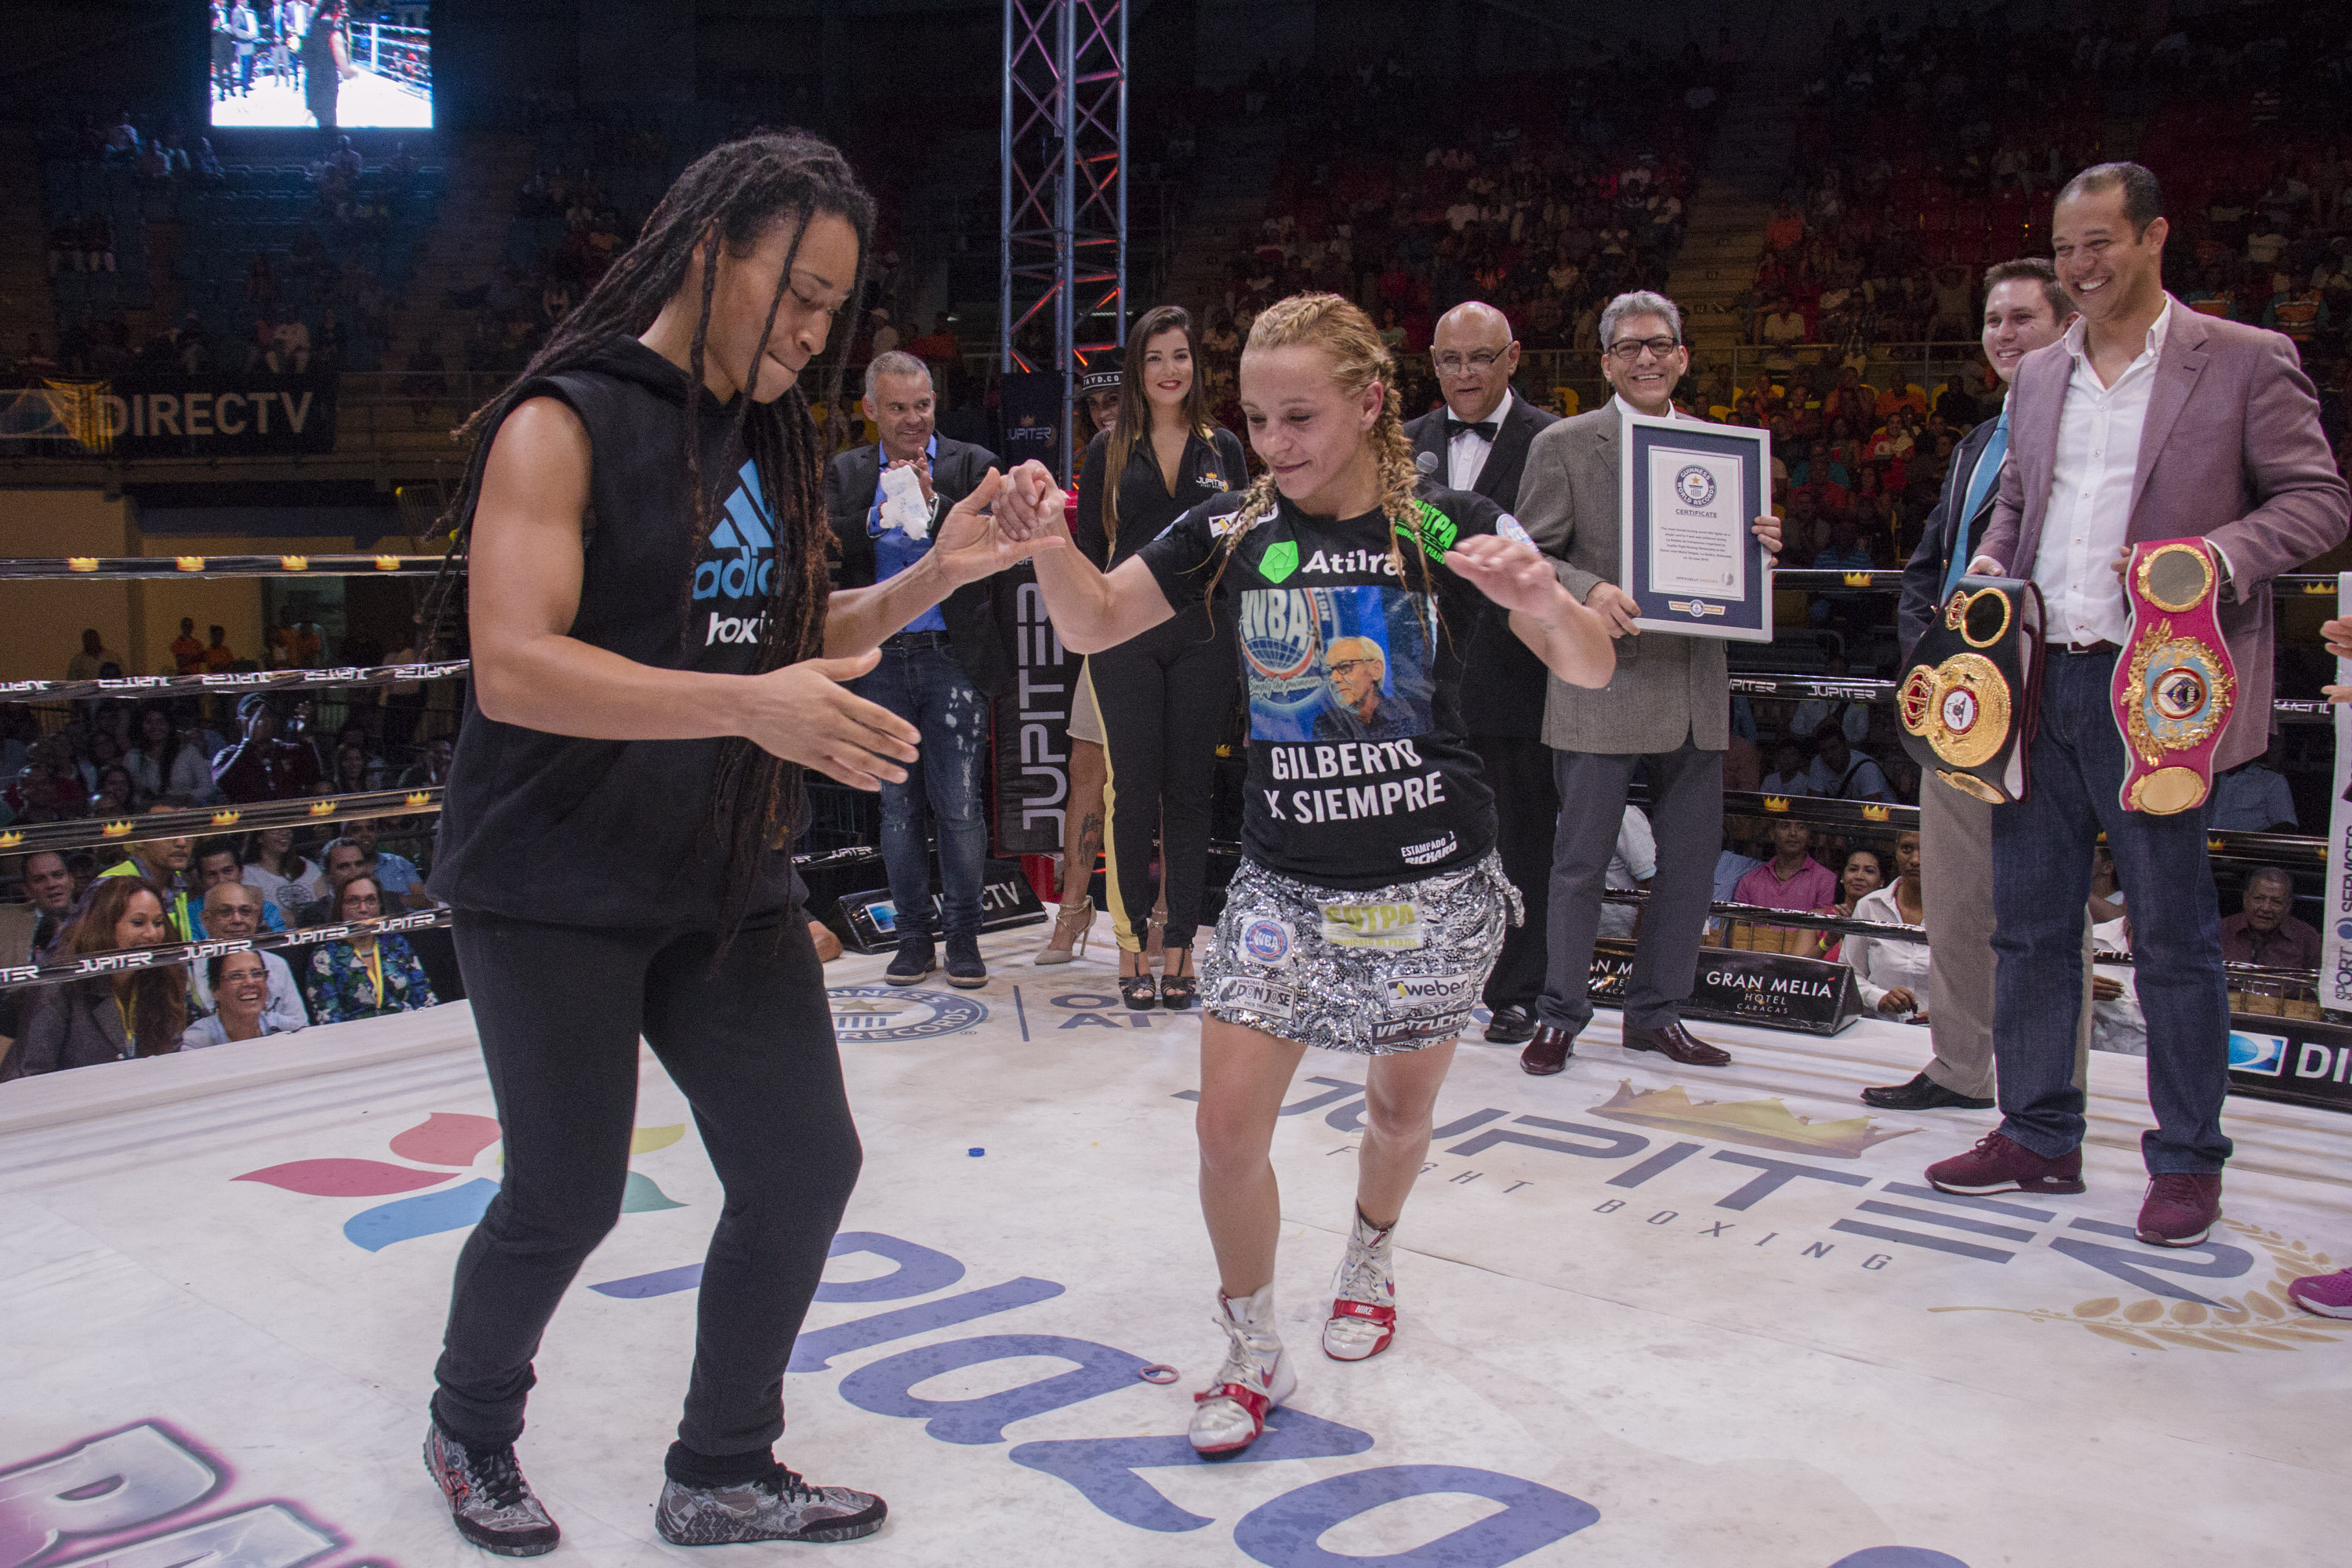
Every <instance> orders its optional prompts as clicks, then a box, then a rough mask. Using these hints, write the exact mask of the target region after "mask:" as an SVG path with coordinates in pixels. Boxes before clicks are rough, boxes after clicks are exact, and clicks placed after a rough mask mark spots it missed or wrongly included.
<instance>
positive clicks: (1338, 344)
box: [1209, 294, 1432, 595]
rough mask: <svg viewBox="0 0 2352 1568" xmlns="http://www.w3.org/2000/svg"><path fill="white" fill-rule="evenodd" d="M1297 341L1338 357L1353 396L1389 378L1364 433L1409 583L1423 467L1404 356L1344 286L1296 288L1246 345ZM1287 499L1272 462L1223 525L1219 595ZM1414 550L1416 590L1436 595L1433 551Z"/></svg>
mask: <svg viewBox="0 0 2352 1568" xmlns="http://www.w3.org/2000/svg"><path fill="white" fill-rule="evenodd" d="M1293 343H1305V344H1307V345H1309V346H1311V347H1314V348H1318V349H1321V350H1322V351H1323V353H1324V354H1325V355H1326V357H1328V359H1329V361H1330V363H1331V379H1332V380H1334V381H1336V382H1338V383H1339V390H1340V391H1341V392H1342V393H1344V394H1345V395H1347V396H1349V397H1351V398H1352V397H1355V396H1358V395H1360V394H1361V393H1362V392H1363V390H1364V389H1365V388H1366V387H1368V386H1370V385H1371V384H1372V383H1374V382H1376V381H1377V382H1379V383H1380V384H1381V412H1380V415H1379V416H1378V417H1377V418H1375V419H1374V420H1373V422H1372V427H1371V429H1370V430H1369V431H1367V432H1365V435H1364V440H1365V443H1366V444H1367V445H1368V446H1370V447H1371V448H1372V456H1373V460H1374V461H1375V462H1376V463H1377V464H1379V466H1380V475H1381V513H1382V515H1384V516H1386V517H1387V519H1388V520H1389V536H1388V546H1389V562H1390V565H1391V569H1392V570H1393V571H1394V572H1395V574H1396V580H1397V581H1398V582H1399V583H1406V582H1408V581H1409V579H1408V578H1407V577H1406V576H1405V570H1404V563H1405V552H1403V551H1402V550H1401V549H1399V548H1398V546H1397V534H1398V533H1399V531H1406V530H1411V529H1412V527H1413V526H1414V523H1415V521H1416V512H1417V510H1418V508H1419V502H1418V501H1417V500H1416V499H1415V497H1414V495H1413V489H1414V487H1415V485H1416V484H1417V483H1418V482H1419V481H1420V478H1421V475H1420V473H1419V471H1418V470H1416V469H1415V468H1413V466H1412V439H1411V437H1407V436H1406V435H1405V433H1404V416H1402V414H1401V413H1400V412H1399V411H1398V410H1399V403H1398V399H1397V366H1396V357H1395V356H1394V355H1393V354H1391V353H1389V347H1388V344H1386V343H1384V342H1381V332H1380V329H1379V328H1378V327H1375V326H1373V325H1372V319H1371V318H1370V316H1367V315H1365V314H1364V312H1363V310H1361V309H1360V307H1358V306H1357V305H1356V304H1355V303H1354V302H1353V301H1351V300H1346V299H1344V298H1342V297H1341V296H1339V295H1338V294H1293V295H1291V296H1290V297H1289V298H1288V299H1286V300H1277V301H1276V302H1275V303H1274V304H1272V305H1269V306H1267V307H1266V308H1265V310H1264V311H1262V312H1261V313H1260V314H1259V316H1258V318H1257V320H1256V321H1253V322H1252V323H1250V334H1249V342H1247V343H1245V344H1244V345H1243V348H1242V353H1243V354H1244V357H1246V356H1247V355H1250V354H1254V353H1263V352H1265V351H1266V350H1268V349H1279V348H1287V347H1289V346H1290V345H1291V344H1293ZM1279 501H1280V497H1279V495H1278V493H1277V492H1276V489H1275V483H1274V470H1273V469H1271V468H1269V469H1267V470H1266V471H1265V473H1263V474H1260V475H1259V476H1258V477H1257V479H1255V481H1253V482H1252V484H1251V485H1250V488H1249V489H1248V490H1247V491H1246V492H1245V493H1244V496H1243V498H1242V504H1241V505H1240V507H1239V508H1237V509H1236V510H1234V512H1233V514H1232V517H1231V519H1230V521H1228V522H1227V523H1226V524H1225V526H1224V528H1223V529H1221V530H1220V532H1221V533H1222V534H1223V551H1222V552H1221V553H1220V555H1219V558H1218V561H1217V568H1216V571H1215V573H1214V574H1213V575H1212V576H1211V577H1210V579H1209V593H1210V594H1211V595H1214V594H1215V592H1216V586H1217V579H1218V578H1220V577H1222V576H1223V575H1224V573H1225V565H1226V563H1227V562H1229V561H1230V560H1232V558H1233V552H1234V547H1235V546H1236V545H1238V544H1239V543H1240V542H1242V540H1244V538H1246V537H1248V535H1249V531H1250V530H1252V529H1253V528H1255V527H1256V526H1257V525H1258V524H1259V523H1261V522H1263V521H1265V520H1266V519H1267V518H1269V517H1272V516H1273V515H1274V512H1275V509H1276V506H1277V505H1278V504H1279ZM1412 556H1413V559H1414V561H1415V562H1416V563H1418V564H1419V566H1420V571H1419V573H1418V574H1417V575H1418V576H1419V578H1420V584H1419V587H1418V589H1417V590H1416V591H1417V592H1419V593H1421V594H1423V595H1429V594H1430V593H1431V591H1432V590H1431V578H1430V574H1429V570H1430V569H1429V556H1428V554H1427V552H1425V551H1423V550H1420V549H1415V550H1414V551H1413V552H1412Z"/></svg>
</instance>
